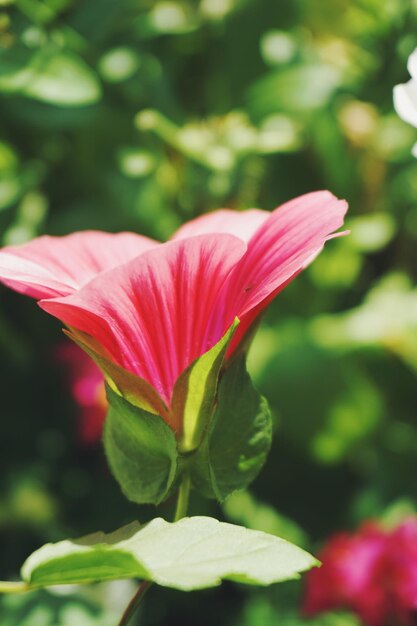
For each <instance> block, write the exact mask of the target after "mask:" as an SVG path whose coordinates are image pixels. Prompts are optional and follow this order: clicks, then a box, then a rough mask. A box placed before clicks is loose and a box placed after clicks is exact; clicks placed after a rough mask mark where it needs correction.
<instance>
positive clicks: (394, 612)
mask: <svg viewBox="0 0 417 626" xmlns="http://www.w3.org/2000/svg"><path fill="white" fill-rule="evenodd" d="M318 558H319V559H320V560H321V561H322V563H323V565H322V567H321V568H320V569H314V570H311V571H310V572H309V573H308V574H307V578H306V591H305V597H304V602H303V613H304V615H306V616H313V615H317V614H319V613H323V612H326V611H330V610H336V609H348V610H351V611H353V612H354V613H356V614H357V615H358V616H359V617H360V618H361V619H362V621H363V623H364V624H366V625H369V626H389V625H392V624H396V625H397V626H401V625H404V626H412V625H413V624H415V623H416V618H417V516H416V517H410V518H409V519H407V520H405V521H403V522H402V523H401V524H400V525H399V526H397V527H396V528H394V529H393V530H389V531H387V530H385V529H383V528H382V527H381V526H380V525H379V524H377V523H376V522H366V523H365V524H363V525H362V526H361V528H359V530H358V531H357V532H356V533H354V534H348V533H339V534H337V535H335V536H333V537H332V538H331V539H330V540H329V541H328V542H327V544H326V545H325V546H324V548H323V549H322V551H321V553H319V554H318Z"/></svg>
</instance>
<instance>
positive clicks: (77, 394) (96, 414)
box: [56, 342, 108, 445]
mask: <svg viewBox="0 0 417 626" xmlns="http://www.w3.org/2000/svg"><path fill="white" fill-rule="evenodd" d="M56 358H57V361H58V362H59V363H60V364H62V366H63V368H64V370H65V372H66V375H67V380H68V384H69V388H70V391H71V395H72V397H73V399H74V402H75V404H76V406H77V408H78V432H79V438H80V441H81V443H84V444H86V445H91V444H94V443H96V442H97V441H99V440H100V438H101V434H102V430H103V424H104V419H105V417H106V412H107V406H108V405H107V400H106V392H105V388H104V378H103V374H102V373H101V372H100V370H99V368H98V367H97V365H96V364H95V363H94V361H92V360H91V359H90V358H89V357H88V355H87V354H86V353H85V352H83V351H82V350H81V349H80V348H78V346H76V345H74V344H73V343H69V342H68V343H65V344H62V345H60V346H59V348H58V349H57V351H56Z"/></svg>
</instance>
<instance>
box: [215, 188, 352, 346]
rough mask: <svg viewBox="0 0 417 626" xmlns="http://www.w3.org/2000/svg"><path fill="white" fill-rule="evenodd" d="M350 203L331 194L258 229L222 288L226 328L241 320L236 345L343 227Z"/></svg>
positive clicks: (291, 207)
mask: <svg viewBox="0 0 417 626" xmlns="http://www.w3.org/2000/svg"><path fill="white" fill-rule="evenodd" d="M346 210H347V203H346V202H345V201H344V200H338V199H337V198H336V197H335V196H333V195H332V194H331V193H330V192H329V191H317V192H313V193H309V194H307V195H304V196H300V197H299V198H295V199H294V200H291V201H290V202H287V203H286V204H284V205H282V206H281V207H279V208H278V209H276V210H275V211H273V213H272V214H270V217H269V218H268V219H267V220H266V221H265V222H264V223H263V225H262V226H261V227H260V228H259V229H258V230H257V231H256V233H255V234H254V235H253V237H252V238H251V239H250V241H249V244H248V251H247V253H246V254H245V256H244V257H243V258H242V260H241V261H240V263H239V264H238V265H237V266H236V268H235V269H234V271H233V273H232V274H231V276H230V280H229V281H228V283H227V284H225V286H224V293H223V299H224V304H225V309H224V312H223V324H224V325H226V324H227V323H229V324H230V323H231V321H232V320H233V319H234V318H235V317H236V316H237V317H239V319H240V320H241V323H240V325H239V328H238V330H237V333H236V335H235V337H234V339H233V346H232V349H233V347H236V346H237V344H238V343H239V342H240V341H241V340H242V337H243V335H244V333H245V332H246V331H247V330H248V328H249V326H250V325H251V324H252V323H253V321H254V319H255V318H256V317H257V316H258V315H259V313H260V312H261V311H262V310H263V309H264V308H265V306H266V305H267V304H268V303H269V302H270V301H271V300H272V298H273V297H275V296H276V295H277V293H278V292H279V291H280V290H281V289H283V288H284V287H285V286H286V285H287V284H288V283H289V282H290V281H291V280H292V279H293V278H295V276H297V274H298V273H299V272H300V271H301V270H303V269H304V268H305V267H306V266H307V265H309V263H311V262H312V261H313V260H314V258H315V257H316V256H317V254H318V253H319V252H320V251H321V249H322V248H323V246H324V244H325V242H326V240H327V239H329V237H331V236H332V233H334V231H335V230H337V229H338V228H340V227H341V226H342V224H343V217H344V215H345V213H346Z"/></svg>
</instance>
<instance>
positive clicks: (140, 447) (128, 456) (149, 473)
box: [104, 387, 178, 504]
mask: <svg viewBox="0 0 417 626" xmlns="http://www.w3.org/2000/svg"><path fill="white" fill-rule="evenodd" d="M107 398H108V400H109V404H110V408H109V411H108V413H107V418H106V424H105V429H104V447H105V450H106V454H107V459H108V461H109V465H110V468H111V470H112V472H113V474H114V476H115V478H116V480H117V481H118V482H119V484H120V486H121V488H122V491H123V493H124V494H125V496H126V497H127V498H129V500H133V501H134V502H138V503H153V504H158V503H159V502H162V500H164V499H165V498H166V496H167V495H168V492H169V490H170V488H171V486H172V483H173V481H174V478H175V473H176V469H177V458H178V452H177V442H176V439H175V435H174V431H173V430H172V429H171V428H170V427H169V426H168V424H166V422H164V420H163V419H162V417H160V416H159V415H154V414H152V413H148V412H147V411H144V410H143V409H140V408H138V407H136V406H133V404H130V403H129V402H127V400H125V399H124V398H122V397H121V396H119V395H117V394H116V393H115V392H114V391H112V390H111V389H110V388H109V387H107Z"/></svg>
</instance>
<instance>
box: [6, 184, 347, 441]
mask: <svg viewBox="0 0 417 626" xmlns="http://www.w3.org/2000/svg"><path fill="white" fill-rule="evenodd" d="M346 210H347V204H346V202H345V201H343V200H338V199H337V198H335V197H334V196H333V195H332V194H331V193H330V192H328V191H319V192H315V193H310V194H307V195H305V196H301V197H299V198H296V199H294V200H292V201H290V202H287V203H286V204H284V205H283V206H281V207H279V208H278V209H276V210H275V211H273V212H272V213H269V212H267V211H261V210H255V209H254V210H249V211H244V212H235V211H229V210H222V211H216V212H214V213H211V214H208V215H205V216H202V217H200V218H197V219H196V220H193V221H192V222H189V223H188V224H186V225H185V226H183V227H182V228H180V229H179V231H178V232H177V233H176V234H175V235H174V237H173V239H172V240H171V241H169V242H167V243H163V244H160V243H158V242H156V241H152V240H150V239H147V238H145V237H140V236H138V235H133V234H124V233H123V234H119V235H110V234H106V233H98V232H84V233H76V234H73V235H69V236H67V237H61V238H53V237H40V238H39V239H36V240H34V241H33V242H30V243H28V244H25V245H23V246H18V247H9V248H5V249H3V251H1V252H0V280H2V281H3V282H4V283H5V284H6V285H8V286H9V287H11V288H13V289H15V290H16V291H19V292H21V293H25V294H27V295H29V296H32V297H35V298H37V299H40V306H41V307H42V308H43V309H44V310H45V311H47V312H48V313H50V314H52V315H54V316H55V317H57V318H59V319H60V320H61V321H63V322H64V323H65V324H66V325H67V326H68V327H70V329H72V332H73V333H75V335H76V338H77V337H78V339H79V338H80V333H81V334H82V337H83V339H82V341H83V342H84V343H85V344H86V343H88V348H89V349H90V350H91V351H92V352H94V354H95V355H99V357H98V360H99V359H100V358H101V359H102V360H103V362H104V361H105V362H107V363H108V362H110V363H111V364H112V365H113V366H115V367H117V368H118V369H117V371H118V375H119V374H120V372H125V376H126V377H127V379H128V380H129V385H130V386H134V384H135V381H138V380H140V381H142V383H141V384H142V386H143V384H144V385H146V386H147V395H148V405H149V406H150V407H151V408H152V409H153V410H154V412H155V413H159V414H160V415H162V417H163V418H164V419H165V420H166V421H167V422H168V423H169V424H170V426H171V427H172V428H173V429H174V430H175V431H176V432H180V431H181V416H180V415H176V414H175V411H173V410H172V407H171V399H172V392H173V389H174V385H175V383H176V381H177V380H178V378H179V376H180V374H181V373H182V372H183V371H184V370H185V369H186V368H187V367H188V366H189V365H190V364H191V363H192V362H193V361H194V360H195V359H197V358H198V357H200V356H202V355H203V354H204V353H206V352H207V351H208V350H209V349H210V348H212V347H213V346H214V345H215V344H216V343H217V342H218V341H219V340H220V339H221V338H222V337H223V336H224V335H225V333H226V332H227V330H228V329H229V328H230V326H231V325H232V324H233V322H234V320H235V319H236V318H239V320H240V324H239V327H238V329H237V332H236V333H235V335H234V337H233V341H232V344H231V346H230V348H229V355H230V354H231V353H233V352H234V351H235V350H236V348H237V347H238V346H239V345H240V344H241V343H242V340H243V339H244V338H245V336H246V335H247V332H248V331H249V330H250V328H251V327H252V325H253V323H254V322H255V320H256V319H257V318H258V316H259V314H260V313H261V311H263V309H265V307H266V306H267V305H268V304H269V302H270V301H271V300H272V298H274V297H275V295H276V294H277V293H279V291H281V289H283V288H284V287H285V286H286V285H287V284H288V283H289V282H290V281H291V280H292V279H293V278H295V276H297V274H298V273H299V272H300V271H302V270H303V269H304V268H305V267H306V266H307V265H308V264H309V263H310V262H311V261H312V260H313V259H314V258H315V257H316V255H317V254H318V253H319V252H320V251H321V249H322V248H323V246H324V244H325V242H326V240H327V239H329V238H331V237H333V236H335V235H334V233H335V231H337V229H339V228H340V227H341V226H342V224H343V217H344V215H345V212H346ZM86 338H87V339H86ZM132 375H133V377H132ZM143 381H145V382H144V383H143Z"/></svg>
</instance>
